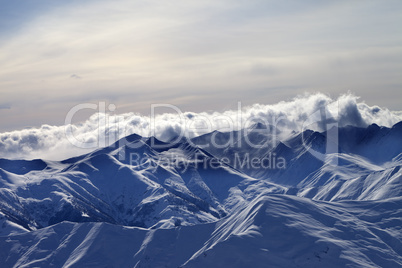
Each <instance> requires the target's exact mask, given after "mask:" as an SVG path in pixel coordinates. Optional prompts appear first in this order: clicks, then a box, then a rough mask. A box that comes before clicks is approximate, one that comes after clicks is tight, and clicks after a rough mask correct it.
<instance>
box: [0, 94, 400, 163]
mask: <svg viewBox="0 0 402 268" xmlns="http://www.w3.org/2000/svg"><path fill="white" fill-rule="evenodd" d="M234 105H236V104H234ZM239 105H240V104H239ZM92 106H95V107H98V108H99V106H101V105H100V104H99V105H98V106H97V105H95V104H91V107H92ZM98 108H92V109H94V111H93V112H94V115H93V116H91V117H90V118H89V119H88V120H87V121H85V122H82V123H80V124H73V125H68V124H67V125H66V126H50V125H43V126H41V127H40V128H31V129H24V130H19V131H12V132H6V133H0V157H4V158H13V159H35V158H43V159H52V160H63V159H65V158H68V157H73V156H77V155H80V154H84V153H89V152H91V151H93V150H94V149H96V148H99V147H103V146H107V145H110V144H112V143H113V142H115V141H117V140H118V139H121V138H124V137H126V136H128V135H130V134H134V133H135V134H139V135H141V136H144V137H150V136H155V137H157V138H158V139H160V140H163V141H169V140H171V139H172V138H174V137H176V136H185V137H188V138H193V137H196V136H200V135H202V134H206V133H209V132H212V131H214V130H218V131H221V132H228V131H233V130H240V129H243V128H248V127H250V126H251V125H253V124H254V123H256V122H262V123H264V124H265V125H274V126H276V127H277V128H278V130H280V132H281V138H283V139H284V138H286V137H287V136H288V135H289V134H291V133H292V131H295V132H302V131H304V130H306V129H311V130H315V131H323V130H325V124H326V122H325V120H326V119H323V118H321V113H322V112H324V113H326V114H327V117H328V118H331V119H332V121H333V122H335V123H336V124H337V126H339V127H343V126H347V125H350V126H356V127H367V126H368V125H371V124H377V125H379V126H385V127H392V126H393V125H394V124H396V123H397V122H399V121H401V120H402V113H401V112H398V111H390V110H388V109H386V108H381V107H378V106H369V105H367V104H365V103H364V102H359V99H358V97H356V96H353V95H351V94H346V95H342V96H340V97H339V98H337V99H332V98H330V97H328V96H326V95H324V94H321V93H317V94H308V95H301V96H299V97H296V98H294V99H293V100H290V101H286V102H285V101H283V102H279V103H277V104H273V105H262V104H255V105H253V106H249V107H241V105H240V106H239V109H237V110H228V111H222V112H213V113H206V112H204V113H193V112H185V111H183V112H182V113H179V112H181V111H179V110H180V109H179V108H178V107H171V106H169V107H162V108H165V110H164V111H166V110H168V111H171V112H170V113H163V114H159V113H158V108H155V110H154V111H155V116H154V117H150V116H144V115H140V114H135V113H127V114H117V113H115V112H117V111H118V110H116V111H115V112H112V111H110V110H109V109H106V110H105V111H104V112H106V113H104V112H100V111H98V110H99V109H98ZM175 109H176V110H175ZM112 110H113V109H112ZM317 111H321V112H318V113H317ZM67 119H68V118H66V121H67V123H68V121H69V120H67ZM309 121H311V123H308V122H309ZM307 123H308V124H307ZM66 133H70V134H71V135H70V136H73V140H74V141H76V142H75V144H74V143H72V142H71V140H69V139H68V137H66Z"/></svg>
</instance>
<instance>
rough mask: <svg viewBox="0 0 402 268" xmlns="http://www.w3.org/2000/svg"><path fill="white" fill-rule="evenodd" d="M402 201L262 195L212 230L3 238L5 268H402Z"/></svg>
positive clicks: (64, 230)
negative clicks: (332, 199)
mask: <svg viewBox="0 0 402 268" xmlns="http://www.w3.org/2000/svg"><path fill="white" fill-rule="evenodd" d="M401 226H402V199H401V198H396V199H388V200H386V201H365V202H356V201H350V202H347V203H327V202H321V201H311V200H309V199H306V198H301V197H292V196H286V195H271V194H267V193H264V194H262V195H260V196H259V197H257V198H255V199H254V200H253V201H252V202H250V203H249V204H248V205H247V206H245V207H243V208H241V209H238V210H236V211H235V212H234V213H233V214H232V215H230V216H228V217H226V218H224V219H221V220H219V221H218V222H216V223H208V224H201V225H193V226H181V227H175V228H169V229H161V228H159V229H142V228H137V227H124V226H119V225H112V224H107V223H71V222H63V223H59V224H56V225H53V226H51V227H47V228H44V229H41V230H37V231H32V232H29V233H25V234H19V235H10V236H8V237H0V248H1V249H2V251H1V253H0V263H2V264H3V265H5V266H6V267H62V266H63V267H400V266H402V256H401V255H402V244H401V240H402V230H401Z"/></svg>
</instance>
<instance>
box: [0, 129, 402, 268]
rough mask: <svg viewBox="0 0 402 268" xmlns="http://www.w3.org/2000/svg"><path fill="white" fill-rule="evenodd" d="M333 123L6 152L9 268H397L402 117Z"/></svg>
mask: <svg viewBox="0 0 402 268" xmlns="http://www.w3.org/2000/svg"><path fill="white" fill-rule="evenodd" d="M329 131H334V129H332V130H329ZM329 131H328V132H315V131H312V130H306V131H303V132H301V133H295V132H294V133H291V134H289V135H283V133H281V131H280V130H279V129H276V128H274V127H272V126H266V125H264V124H261V123H256V124H254V125H252V126H251V127H250V128H248V129H243V130H239V131H234V132H217V131H214V132H212V133H209V134H205V135H203V136H199V137H195V138H192V139H180V141H179V142H174V143H173V142H164V141H160V140H158V139H156V138H154V137H151V138H146V137H141V136H139V135H136V134H133V135H130V136H128V137H126V138H123V139H121V140H119V141H117V142H116V143H114V144H112V145H111V146H108V147H105V148H101V149H98V150H96V151H94V152H92V153H89V154H85V155H82V156H78V157H74V158H70V159H67V160H64V161H47V160H31V161H28V160H7V159H0V249H1V251H0V267H206V266H211V267H223V266H227V267H266V266H267V265H269V266H270V267H322V266H327V267H345V266H349V267H402V230H401V226H402V198H401V196H402V170H401V166H402V122H401V123H398V124H396V125H394V126H393V127H392V128H386V127H379V126H377V125H371V126H368V127H367V128H358V127H352V126H347V127H343V128H339V129H335V131H336V133H337V137H338V140H337V143H336V148H335V150H334V151H330V152H328V140H330V135H331V133H330V132H329ZM332 149H334V147H332ZM317 155H321V156H325V157H324V158H320V157H317Z"/></svg>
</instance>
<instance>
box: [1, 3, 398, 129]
mask: <svg viewBox="0 0 402 268" xmlns="http://www.w3.org/2000/svg"><path fill="white" fill-rule="evenodd" d="M401 25H402V2H401V1H386V2H385V1H268V0H263V1H258V0H256V1H240V0H239V1H234V0H232V1H225V0H222V1H184V0H183V1H152V0H151V1H150V0H147V1H126V0H115V1H103V0H97V1H94V0H80V1H78V0H71V1H54V0H35V1H32V0H19V1H5V0H0V67H1V68H0V118H1V119H0V120H1V121H0V122H1V124H0V132H4V131H11V130H16V129H23V128H27V127H38V126H41V125H42V124H54V125H62V124H63V123H64V120H65V116H66V114H67V112H68V111H69V110H70V109H71V108H72V107H73V106H74V105H77V104H79V103H85V102H92V103H96V102H99V101H106V102H107V103H113V104H115V105H116V107H117V111H118V112H119V113H127V112H138V113H142V114H147V113H149V110H150V104H151V103H171V104H174V105H177V106H178V107H180V109H182V110H183V111H194V112H201V111H212V110H213V111H224V110H227V109H235V108H236V107H237V102H238V101H241V102H242V103H243V105H244V106H245V105H251V104H254V103H261V104H273V103H276V102H278V101H281V100H289V99H291V98H293V97H294V96H296V95H298V94H301V93H303V92H323V93H325V94H329V95H330V96H332V97H337V96H339V95H340V94H342V93H345V92H348V91H350V92H353V93H354V94H356V95H357V96H361V99H362V100H364V101H365V102H366V103H368V104H369V105H374V104H375V105H379V106H381V107H388V108H389V109H392V110H402V107H401V106H402V103H401V100H402V90H401V89H402V75H401V73H402V28H401ZM88 115H89V114H85V113H84V114H81V115H79V116H78V117H79V118H80V116H81V118H80V119H85V117H86V116H88Z"/></svg>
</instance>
